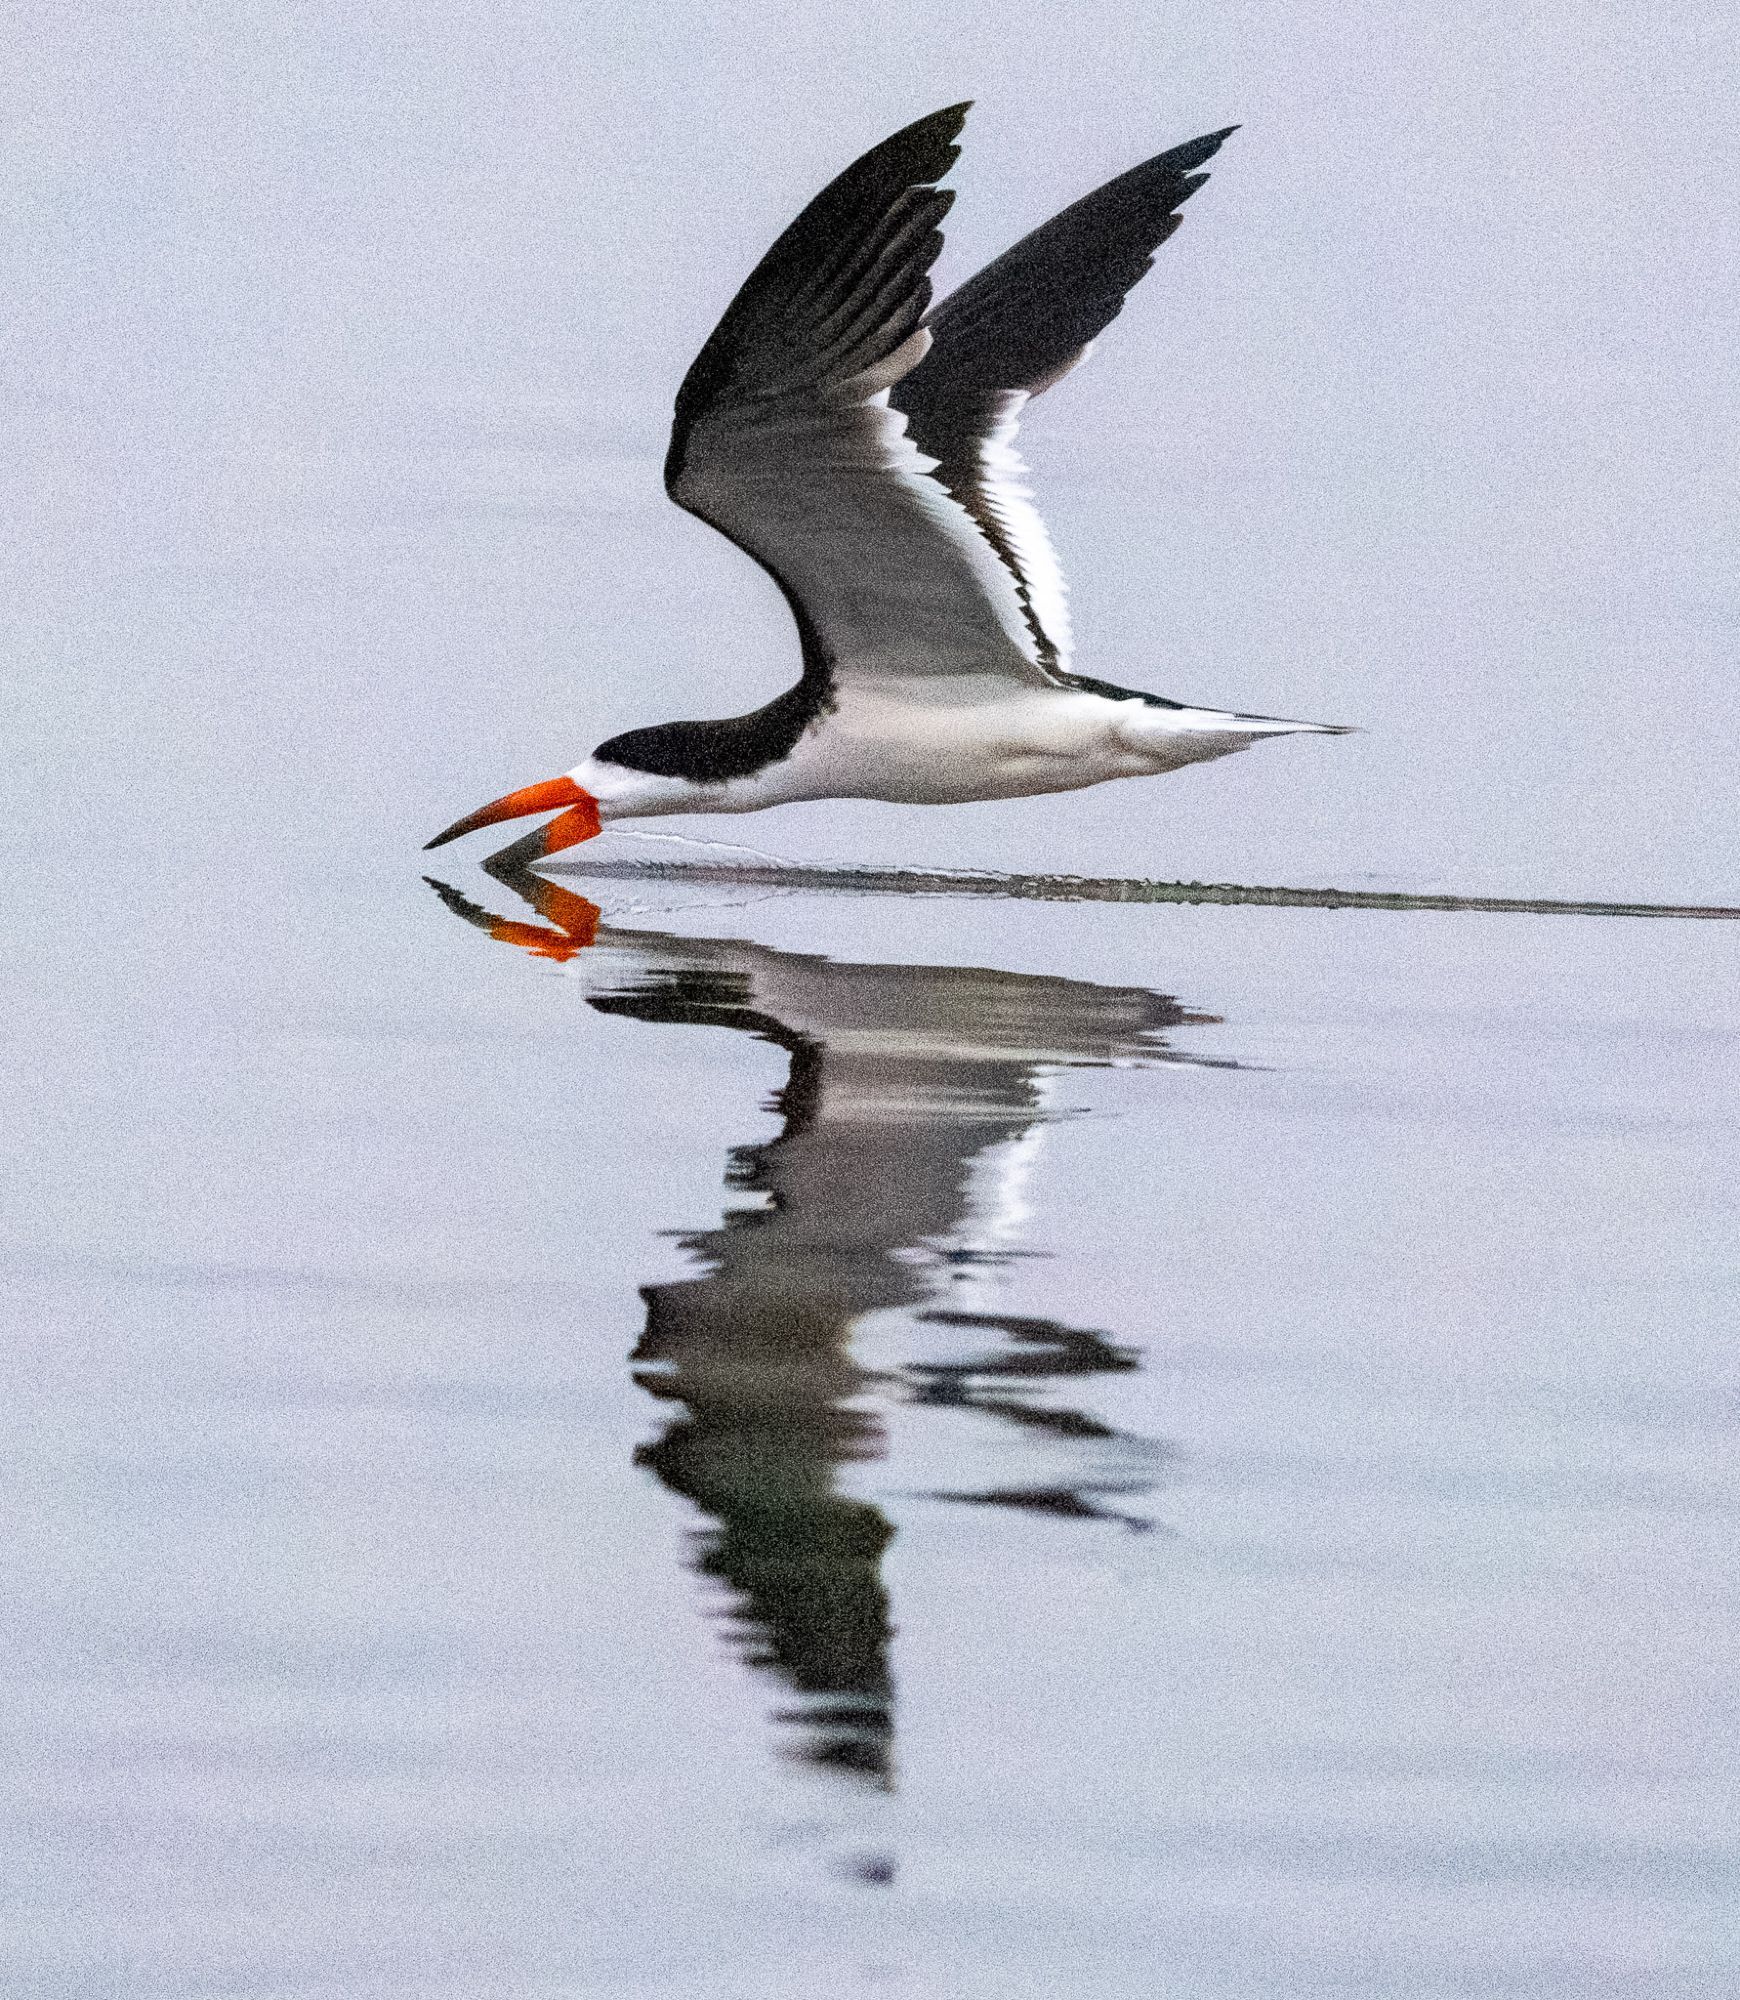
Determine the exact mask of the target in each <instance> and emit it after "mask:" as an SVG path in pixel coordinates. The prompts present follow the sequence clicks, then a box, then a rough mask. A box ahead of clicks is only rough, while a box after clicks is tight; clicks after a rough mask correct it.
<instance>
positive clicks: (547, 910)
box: [489, 875, 603, 962]
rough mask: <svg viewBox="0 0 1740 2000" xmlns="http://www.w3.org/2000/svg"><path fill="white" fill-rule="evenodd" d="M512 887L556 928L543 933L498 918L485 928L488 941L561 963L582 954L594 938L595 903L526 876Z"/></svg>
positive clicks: (538, 927)
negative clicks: (487, 928)
mask: <svg viewBox="0 0 1740 2000" xmlns="http://www.w3.org/2000/svg"><path fill="white" fill-rule="evenodd" d="M514 887H515V888H516V889H517V890H518V891H519V893H520V894H521V895H522V896H524V897H525V898H526V900H527V901H528V902H530V903H532V904H533V905H534V906H535V907H536V909H537V912H538V915H539V916H541V917H548V918H549V919H550V921H551V922H552V923H553V924H556V925H558V926H559V928H558V929H556V930H546V929H545V928H544V926H543V925H542V924H520V923H515V922H514V921H513V919H512V918H511V917H498V918H497V919H496V920H495V922H494V923H492V924H491V925H490V927H489V934H490V936H491V937H492V938H499V939H500V940H501V942H502V943H503V944H517V945H519V946H520V947H521V948H522V949H523V950H525V951H529V952H534V953H536V955H537V956H538V957H539V958H553V959H555V960H557V961H558V962H564V961H566V960H568V959H570V958H572V957H573V956H574V954H575V953H576V952H580V951H584V950H585V949H586V947H587V946H588V945H589V944H591V943H592V941H593V940H594V939H595V938H596V937H597V935H598V920H599V918H600V917H601V916H602V915H603V911H601V910H600V909H599V907H598V905H597V904H596V903H593V902H589V901H588V900H587V898H586V897H584V896H578V895H576V894H575V893H574V891H573V890H572V889H564V888H562V887H561V885H560V884H559V883H556V882H546V881H544V880H543V879H542V878H541V877H539V876H536V875H528V876H527V877H526V878H525V880H524V881H523V882H519V881H516V882H515V884H514Z"/></svg>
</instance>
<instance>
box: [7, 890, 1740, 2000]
mask: <svg viewBox="0 0 1740 2000" xmlns="http://www.w3.org/2000/svg"><path fill="white" fill-rule="evenodd" d="M220 879H221V878H219V877H217V876H215V875H214V876H213V877H212V878H211V884H210V886H211V889H212V895H211V899H210V901H209V902H206V903H203V904H200V905H198V906H196V907H188V906H183V905H179V904H178V905H177V906H176V907H174V908H170V907H168V906H167V905H164V904H161V903H159V904H156V905H152V904H151V903H150V899H149V898H143V899H142V903H141V905H140V906H139V907H135V908H129V907H128V906H126V905H124V904H123V905H120V906H117V905H116V904H114V903H112V902H105V901H104V899H103V898H102V896H101V895H100V894H98V893H96V892H95V891H94V890H93V892H92V894H91V896H90V897H89V899H88V900H87V901H86V903H85V905H84V907H83V909H82V911H72V910H69V911H68V913H67V916H66V929H65V933H64V938H70V939H71V941H72V943H73V946H74V949H73V950H72V951H71V953H70V954H67V955H63V956H61V957H60V958H58V959H57V958H56V956H55V954H54V953H52V952H50V953H49V954H48V956H47V958H46V960H37V961H35V963H36V965H37V976H36V977H34V978H33V977H32V976H31V971H30V966H29V964H27V965H26V966H25V968H24V970H23V974H22V976H21V977H20V978H19V979H18V980H17V981H16V982H15V983H16V988H17V990H16V991H15V994H14V1025H15V1031H16V1032H17V1034H18V1035H19V1036H20V1037H21V1038H22V1039H25V1040H27V1041H28V1043H29V1046H30V1047H31V1048H32V1049H33V1050H34V1058H33V1061H32V1063H31V1064H30V1065H28V1066H24V1067H22V1068H20V1069H18V1070H15V1072H14V1075H13V1081H12V1093H13V1097H14V1102H13V1105H12V1108H11V1111H10V1114H9V1117H8V1124H9V1128H10V1130H11V1132H12V1135H13V1140H12V1143H13V1144H14V1145H15V1146H16V1147H17V1148H18V1149H19V1150H20V1151H21V1153H22V1156H23V1160H22V1166H23V1172H22V1176H21V1179H20V1181H19V1183H18V1185H19V1186H20V1188H21V1189H22V1191H23V1193H24V1197H25V1199H24V1202H23V1204H22V1206H21V1209H20V1210H19V1211H18V1216H17V1221H18V1226H17V1228H16V1231H15V1234H14V1236H13V1239H12V1241H11V1243H10V1245H9V1254H8V1290H9V1293H10V1296H11V1300H12V1304H11V1310H10V1314H9V1318H10V1323H11V1325H12V1328H13V1339H12V1342H11V1344H10V1347H9V1355H10V1359H11V1363H12V1367H11V1371H10V1379H9V1381H8V1389H7V1396H6V1400H5V1416H4V1420H3V1421H4V1433H5V1451H4V1463H5V1466H6V1469H7V1483H8V1487H9V1489H10V1493H11V1499H12V1507H13V1514H12V1519H13V1524H14V1525H13V1528H12V1531H11V1532H10V1533H9V1535H8V1537H7V1540H6V1544H5V1549H4V1554H3V1557H0V1562H3V1567H4V1577H5V1584H6V1591H7V1598H8V1602H9V1607H10V1609H9V1614H8V1629H9V1632H10V1635H11V1642H12V1650H13V1659H14V1666H13V1671H12V1679H11V1682H10V1687H9V1701H10V1708H11V1727H10V1729H9V1732H8V1735H9V1738H10V1747H9V1753H8V1754H9V1762H10V1764H11V1767H12V1768H11V1781H10V1783H9V1785H8V1788H7V1795H8V1801H9V1803H8V1805H7V1807H6V1809H5V1818H4V1822H3V1829H4V1830H3V1833H0V1841H3V1849H0V1851H3V1853H4V1856H5V1861H6V1866H5V1870H4V1879H5V1882H6V1888H5V1891H4V1897H5V1910H6V1922H5V1925H4V1931H3V1933H0V1935H3V1938H4V1943H3V1944H0V1956H3V1961H4V1967H5V1984H6V1987H7V1990H9V1991H15V1992H20V1993H31V1994H36V1993H42V1994H54V1995H61V1994H68V1995H80V1996H83V1995H87V1994H89V1995H97V1994H109V1993H127V1994H129V1995H131V1994H154V1993H161V1994H166V1995H167V1994H173V1995H177V1996H179V1995H183V1994H186V1995H193V1994H200V1995H205V1994H225V1995H229V1994H235V1995H238V1996H239V1995H272V1996H278V1995H285V1996H290V1995H295V1996H303V1995H314V1994H319V1993H328V1992H333V1991H342V1992H345V1993H347V1994H348V1993H355V1994H367V1995H374V1994H381V1995H388V1994H391V1995H401V1994H402V1995H407V1996H409V1995H413V1994H414V1995H424V1994H434V1993H440V1994H454V1995H459V1994H474V1993H478V1992H484V1991H489V1992H495V1993H503V1994H513V1995H528V1996H529V1995H534V1994H535V1995H544V1994H558V1993H560V1994H568V1993H572V1994H590V1993H598V1994H609V1995H616V1994H658V1995H666V1994H669V1995H691V1994H693V1995H697V1996H699V1995H703V1994H705V1995H712V1994H720V1993H725V1994H733V1995H735V1994H742V1995H744V1996H746V1997H747V1996H752V1995H761V1994H794V1995H795V1994H810V1993H820V1992H841V1991H843V1992H860V1991H861V1992H864V1993H880V1992H883V1991H896V1992H901V1991H904V1992H912V1993H918V1994H925V1995H930V1994H936V1995H944V1994H949V1995H953V1994H972V1995H980V1994H982V1995H985V1996H987V2000H990V1996H1003V1995H1026V1994H1033V1995H1040V1994H1055V1993H1058V1992H1065V1991H1067V1992H1072V1993H1082V1994H1090V1995H1094V1996H1102V1995H1103V1996H1107V2000H1111V1997H1112V1996H1117V1997H1118V2000H1122V1997H1123V1996H1126V1995H1127V1996H1131V2000H1135V1996H1138V1995H1147V1994H1151V1993H1154V1992H1156V1991H1167V1992H1176V1993H1182V1994H1190V1995H1193V1996H1194V1995H1203V1996H1209V1995H1214V1996H1220V1995H1241V1996H1242V1995H1282V1994H1285V1995H1293V1994H1318V1993H1321V1994H1337V1995H1341V1994H1349V1993H1356V1994H1360V1995H1367V1994H1369V1995H1374V1996H1375V1995H1385V1996H1389V1995H1395V1996H1402V1995H1418V1994H1446V1995H1448V1994H1456V1995H1462V1994H1478V1995H1500V1994H1503V1995H1512V1994H1514V1995H1518V1996H1522V1995H1529V1996H1536V1995H1553V1996H1560V1995H1563V1996H1566V2000H1570V1996H1578V2000H1581V1996H1586V1995H1591V1994H1614V1995H1618V1994H1621V1993H1636V1992H1639V1991H1647V1992H1650V1993H1651V1994H1663V1995H1675V1996H1680V1995H1699V1996H1703V1995H1712V1996H1713V1995H1717V1994H1726V1993H1728V1992H1731V1991H1732V1990H1733V1989H1734V1982H1735V1980H1736V1978H1740V1951H1737V1944H1736V1934H1735V1907H1736V1897H1735V1888H1734V1884H1735V1881H1736V1879H1740V1844H1737V1842H1736V1838H1735V1822H1734V1815H1733V1810H1732V1808H1733V1800H1734V1796H1735V1790H1736V1780H1737V1779H1740V1768H1737V1766H1740V1758H1737V1756H1736V1751H1735V1747H1734V1746H1735V1743H1736V1741H1737V1740H1740V1736H1737V1734H1736V1732H1735V1730H1734V1728H1733V1726H1732V1725H1733V1722H1734V1719H1735V1718H1734V1714H1733V1699H1732V1686H1733V1672H1734V1668H1735V1665H1736V1661H1735V1657H1734V1655H1735V1641H1734V1632H1735V1629H1736V1613H1737V1611H1740V1606H1737V1605H1736V1602H1735V1564H1734V1560H1733V1550H1734V1539H1735V1526H1736V1512H1737V1502H1740V1484H1737V1478H1736V1473H1735V1470H1734V1466H1735V1455H1734V1443H1735V1435H1734V1434H1735V1428H1736V1419H1737V1416H1740V1401H1737V1397H1736V1386H1737V1378H1736V1370H1735V1363H1734V1350H1733V1324H1734V1311H1735V1304H1736V1299H1737V1296H1740V1267H1737V1265H1736V1260H1735V1250H1734V1235H1733V1231H1732V1213H1731V1188H1732V1185H1733V1174H1734V1164H1735V1161H1734V1154H1735V1146H1734V1136H1735V1135H1734V1124H1735V1118H1734V1106H1733V1100H1732V1094H1731V1086H1732V1077H1733V1055H1734V1047H1733V1023H1732V1014H1731V994H1730V981H1731V951H1732V945H1731V941H1730V938H1729V935H1728V933H1727V930H1726V927H1724V926H1719V925H1712V924H1707V925H1693V924H1667V923H1658V924H1649V923H1639V922H1630V923H1624V922H1617V921H1609V922H1605V923H1603V922H1600V921H1595V920H1586V919H1576V918H1569V919H1557V920H1546V919H1529V918H1457V917H1448V916H1441V915H1432V916H1414V917H1409V916H1385V915H1366V914H1361V915H1352V914H1332V913H1319V912H1293V911H1272V910H1229V909H1213V910H1187V909H1134V910H1106V909H1079V908H1071V907H1067V906H1066V907H1059V906H1044V907H1037V908H1036V907H1032V906H1011V905H996V906H984V905H975V906H971V907H963V906H962V905H959V904H951V903H948V902H944V901H940V900H938V901H913V902H902V903H899V904H897V905H892V906H891V905H889V904H886V903H884V904H873V903H870V902H868V901H865V900H862V899H852V898H844V897H835V898H813V897H811V898H803V897H797V898H769V897H763V898H761V899H759V900H756V901H748V900H743V901H740V902H739V903H738V904H736V905H734V906H733V905H727V904H722V903H721V900H720V899H719V898H718V897H717V896H714V897H713V898H711V900H708V899H703V898H691V899H689V901H688V904H687V906H686V907H679V906H677V905H676V904H674V903H673V902H672V900H671V899H670V898H669V896H667V900H666V902H665V903H664V904H663V905H661V906H653V905H651V904H650V903H649V902H647V901H645V900H643V901H642V902H641V903H640V904H638V905H636V904H633V903H630V902H628V901H627V900H626V899H625V898H624V897H623V896H622V894H621V886H620V885H612V887H613V889H614V891H615V893H616V897H617V906H616V907H613V908H610V909H608V910H607V911H605V912H603V913H601V912H600V910H599V907H598V905H597V904H595V903H593V902H591V901H588V900H587V899H586V898H585V897H584V896H583V895H582V894H580V893H579V892H578V886H577V885H574V884H564V885H562V886H557V885H554V884H550V885H545V886H543V887H539V886H538V885H535V884H532V883H529V882H526V881H523V880H522V881H521V882H520V883H519V884H518V885H517V889H518V891H519V893H516V885H515V884H513V883H502V882H497V881H495V880H492V879H491V878H490V877H489V876H487V875H484V874H480V873H479V874H473V875H466V876H464V877H462V882H461V885H460V886H454V885H443V886H441V887H440V888H439V889H438V891H437V892H436V893H431V891H430V890H429V889H427V888H424V887H423V886H422V885H421V884H419V883H417V882H416V880H415V878H414V876H413V875H412V874H411V873H410V871H408V870H407V871H404V872H403V873H392V872H388V871H382V873H381V874H380V875H379V876H378V877H369V878H366V879H364V880H361V881H359V882H356V883H353V884H352V885H351V886H349V887H340V886H335V885H333V884H332V883H330V882H323V881H319V880H314V881H311V882H309V883H308V884H307V885H305V889H304V892H303V894H302V896H301V898H300V899H297V898H295V897H292V896H291V895H289V894H288V893H287V892H286V891H285V889H284V887H283V885H282V883H280V884H279V885H278V887H277V889H276V890H275V891H273V892H272V893H271V894H270V895H269V896H265V895H262V894H259V893H256V894H255V895H252V896H250V895H249V894H248V893H246V892H245V891H244V890H243V889H242V888H241V887H240V885H234V884H231V885H229V888H228V892H227V893H226V894H222V895H220V894H219V893H218V886H219V881H220ZM599 893H600V894H601V895H603V894H604V893H605V891H604V890H603V888H601V889H600V891H599ZM263 901H264V902H265V903H266V904H267V906H268V907H267V908H265V909H262V907H261V905H262V902H263ZM92 940H100V941H101V948H100V949H97V950H95V951H94V952H93V951H92V950H91V949H90V946H91V941H92ZM63 941H64V939H63ZM117 959H122V960H126V961H127V962H128V963H129V964H130V966H131V970H132V973H133V975H134V977H135V979H137V980H141V981H149V980H150V979H151V977H152V976H153V972H152V968H153V967H155V969H156V976H157V977H158V978H159V979H160V980H161V981H162V982H163V983H162V984H160V985H159V986H158V988H157V990H156V993H155V1000H156V1007H155V1008H154V1009H153V1010H151V1011H150V1012H149V1013H147V1014H146V1015H143V1016H142V1015H141V1014H140V1013H139V1012H138V1011H137V1010H136V1009H135V1008H134V1007H133V1006H132V1005H131V1004H128V1005H114V1004H112V1000H113V996H112V990H111V988H110V985H109V982H108V977H107V973H106V970H105V967H106V966H107V967H109V968H112V967H113V965H114V963H115V962H116V960H117ZM69 964H71V965H72V966H75V967H77V966H82V967H83V968H84V970H83V972H82V973H79V972H76V971H75V972H71V973H69V972H68V970H67V968H68V965H69ZM1061 968H1067V971H1065V970H1062V969H1061ZM69 982H70V983H69ZM170 982H173V988H174V990H173V991H172V990H171V986H170ZM134 990H137V989H136V988H135V989H134ZM33 1010H34V1011H33ZM161 1016H171V1017H172V1018H173V1020H174V1023H175V1031H174V1032H173V1034H169V1035H165V1033H164V1032H163V1031H162V1028H161V1022H160V1017H161ZM56 1020H59V1021H61V1022H63V1023H64V1022H68V1021H71V1022H73V1023H74V1024H75V1025H76V1027H77V1030H78V1032H77V1034H76V1036H75V1035H69V1034H65V1033H63V1034H59V1035H57V1034H55V1033H53V1032H50V1031H49V1030H50V1028H51V1026H52V1024H53V1023H54V1022H55V1021H56ZM45 1104H46V1105H48V1106H50V1107H52V1110H51V1114H50V1115H48V1116H44V1115H43V1114H42V1110H41V1107H42V1106H44V1105H45Z"/></svg>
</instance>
